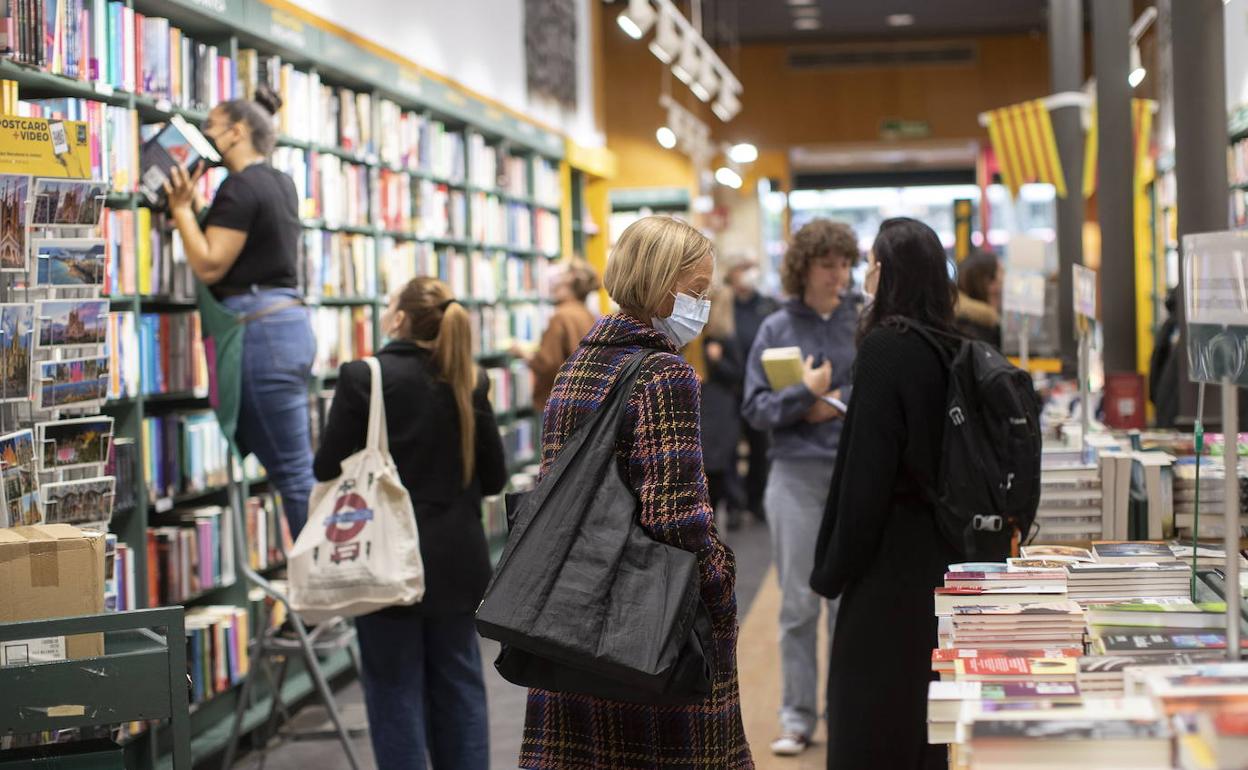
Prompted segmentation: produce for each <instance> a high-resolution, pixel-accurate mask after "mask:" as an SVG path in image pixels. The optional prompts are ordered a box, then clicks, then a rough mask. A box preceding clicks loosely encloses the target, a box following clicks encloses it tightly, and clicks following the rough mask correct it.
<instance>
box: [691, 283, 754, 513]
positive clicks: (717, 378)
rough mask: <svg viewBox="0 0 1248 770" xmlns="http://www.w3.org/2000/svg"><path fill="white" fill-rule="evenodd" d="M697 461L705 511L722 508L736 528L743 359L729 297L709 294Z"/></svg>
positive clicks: (740, 496) (740, 499) (740, 506)
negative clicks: (702, 471) (707, 501)
mask: <svg viewBox="0 0 1248 770" xmlns="http://www.w3.org/2000/svg"><path fill="white" fill-rule="evenodd" d="M702 360H703V361H705V362H706V376H705V378H704V380H703V381H702V459H703V462H705V464H706V484H707V489H708V491H709V492H710V496H711V510H713V511H718V510H719V508H720V504H721V503H722V504H723V506H724V509H725V514H726V515H727V519H728V529H729V530H735V529H738V528H740V526H741V513H742V511H743V510H744V509H745V504H746V503H745V495H744V490H743V489H742V488H741V476H740V474H739V473H738V472H737V444H738V443H740V441H741V386H742V385H743V384H744V382H745V354H744V353H743V352H742V351H741V348H740V347H739V346H738V345H737V333H736V329H735V328H734V324H733V303H732V292H731V290H730V289H728V288H727V287H724V288H721V289H720V290H718V291H716V292H715V295H714V296H713V297H712V299H711V310H710V314H709V315H708V317H707V322H706V332H705V333H704V334H703V335H702Z"/></svg>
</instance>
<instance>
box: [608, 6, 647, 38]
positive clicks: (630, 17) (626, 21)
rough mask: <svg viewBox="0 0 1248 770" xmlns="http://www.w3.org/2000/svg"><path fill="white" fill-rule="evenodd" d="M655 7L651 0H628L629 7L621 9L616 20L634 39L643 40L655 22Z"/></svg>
mask: <svg viewBox="0 0 1248 770" xmlns="http://www.w3.org/2000/svg"><path fill="white" fill-rule="evenodd" d="M657 15H658V14H656V13H655V11H654V7H653V6H651V5H650V0H628V9H627V10H624V11H620V15H619V16H617V17H616V19H615V22H616V23H617V24H619V25H620V29H622V30H624V32H625V33H626V34H627V35H628V36H629V37H631V38H632V39H634V40H641V39H642V38H643V37H645V35H646V33H647V32H649V31H650V27H651V25H653V24H654V17H655V16H657Z"/></svg>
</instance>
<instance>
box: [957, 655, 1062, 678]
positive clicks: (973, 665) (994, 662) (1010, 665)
mask: <svg viewBox="0 0 1248 770" xmlns="http://www.w3.org/2000/svg"><path fill="white" fill-rule="evenodd" d="M954 665H955V668H956V671H957V673H958V677H959V678H962V677H967V676H1014V677H1025V676H1029V677H1039V676H1044V677H1050V678H1051V677H1069V678H1071V679H1073V678H1074V677H1075V675H1076V674H1078V673H1079V664H1078V661H1076V660H1074V659H1072V658H959V659H958V660H957V661H955V663H954Z"/></svg>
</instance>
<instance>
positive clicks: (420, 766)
mask: <svg viewBox="0 0 1248 770" xmlns="http://www.w3.org/2000/svg"><path fill="white" fill-rule="evenodd" d="M355 627H356V629H357V631H358V632H359V639H360V655H361V657H362V658H363V660H362V663H363V667H364V671H363V672H361V677H360V679H361V682H362V683H363V685H364V705H365V708H367V710H368V730H369V734H370V737H371V738H372V742H373V756H374V757H375V759H376V760H377V768H378V770H426V768H427V767H432V770H489V767H490V729H489V718H488V715H487V713H486V705H485V679H484V677H483V675H482V673H481V650H480V648H479V647H478V646H477V645H478V644H479V640H478V639H477V631H476V625H475V623H474V620H473V616H472V615H471V614H465V615H435V616H428V617H426V616H421V615H418V614H416V613H409V612H402V611H393V610H391V611H383V612H380V613H373V614H371V615H363V616H361V617H358V618H356V619H355ZM426 755H428V764H426Z"/></svg>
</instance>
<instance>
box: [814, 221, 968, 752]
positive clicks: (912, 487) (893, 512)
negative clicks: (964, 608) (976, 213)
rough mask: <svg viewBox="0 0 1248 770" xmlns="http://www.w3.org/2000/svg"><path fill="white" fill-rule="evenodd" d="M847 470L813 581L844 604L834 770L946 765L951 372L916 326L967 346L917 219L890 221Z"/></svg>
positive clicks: (875, 277)
mask: <svg viewBox="0 0 1248 770" xmlns="http://www.w3.org/2000/svg"><path fill="white" fill-rule="evenodd" d="M869 260H870V261H869V268H868V272H867V278H866V282H865V283H866V286H865V288H866V290H867V291H869V292H871V293H872V294H873V295H874V296H875V299H874V301H873V302H872V304H871V305H870V307H869V309H868V310H867V312H866V318H865V319H864V322H863V325H862V330H861V332H860V338H861V341H860V343H859V346H858V361H857V364H856V365H855V370H854V381H853V382H854V401H853V404H852V405H851V406H850V408H849V413H848V415H847V419H846V421H845V430H844V433H843V434H842V436H841V451H840V452H839V454H838V455H837V460H836V471H835V473H834V475H833V477H832V483H831V486H830V492H829V493H828V495H827V510H826V512H825V513H824V517H823V523H822V525H821V526H820V528H819V533H818V537H817V539H816V547H815V566H814V570H813V571H812V573H811V574H810V584H811V586H812V587H813V588H814V589H815V590H816V591H818V592H819V593H820V594H822V595H823V596H826V597H829V598H839V599H840V602H841V606H840V611H839V613H838V617H837V622H836V631H835V634H834V636H833V643H832V656H831V664H830V670H829V673H828V732H829V734H830V741H829V745H828V768H829V769H830V770H832V769H833V768H834V769H835V770H853V769H854V768H863V769H864V770H866V768H879V767H888V768H898V769H899V770H901V769H902V768H905V769H906V770H912V769H916V768H937V767H939V768H944V767H945V750H944V747H943V746H938V745H937V746H929V745H928V743H927V731H926V719H927V717H926V713H927V712H926V708H927V705H926V704H927V685H928V682H929V680H931V679H932V671H931V654H932V650H933V649H934V648H935V647H936V618H935V616H934V615H933V614H932V591H933V590H934V589H935V588H936V587H937V586H940V585H942V584H943V579H944V573H945V569H946V567H947V565H949V564H951V563H953V562H956V561H959V558H958V554H957V551H955V550H954V549H953V548H952V547H951V546H950V545H949V544H948V543H947V542H946V541H945V540H944V538H942V536H941V534H940V531H939V530H938V529H937V523H936V516H937V512H936V508H935V505H934V504H933V503H932V498H931V495H932V492H931V490H934V489H935V488H936V474H937V469H938V467H939V464H940V456H941V441H942V439H943V437H944V419H945V397H946V387H947V385H948V369H947V366H946V363H945V361H944V360H942V355H943V354H942V352H940V351H938V350H937V349H936V348H935V347H933V346H932V345H930V344H929V343H927V342H926V341H924V339H923V338H922V337H920V336H919V334H918V333H917V332H915V331H913V330H912V329H910V328H909V326H910V325H913V324H921V325H923V326H925V327H927V328H928V329H930V330H931V331H932V332H933V334H934V335H935V336H937V337H940V338H948V340H949V346H950V351H953V350H955V349H956V346H957V345H958V344H960V341H961V337H960V336H959V335H958V333H957V331H956V327H955V320H954V309H953V306H954V298H955V297H956V296H957V294H956V288H955V287H954V285H953V282H952V281H951V280H950V278H949V273H948V260H947V258H946V256H945V250H944V248H943V246H942V245H941V243H940V238H939V237H938V236H937V235H936V233H935V232H934V231H933V230H932V229H931V228H930V227H928V226H927V225H925V224H923V223H922V222H918V221H916V220H913V219H904V218H903V219H890V220H887V221H885V222H884V223H883V224H882V225H881V226H880V231H879V235H878V236H877V237H876V239H875V245H874V247H873V248H872V251H871V255H870V258H869Z"/></svg>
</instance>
